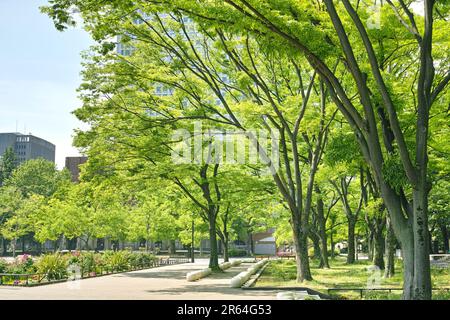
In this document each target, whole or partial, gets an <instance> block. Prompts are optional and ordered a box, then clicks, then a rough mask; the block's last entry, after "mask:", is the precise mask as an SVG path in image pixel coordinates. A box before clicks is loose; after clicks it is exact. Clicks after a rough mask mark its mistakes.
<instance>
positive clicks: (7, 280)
mask: <svg viewBox="0 0 450 320" xmlns="http://www.w3.org/2000/svg"><path fill="white" fill-rule="evenodd" d="M189 262H191V261H190V259H188V258H159V259H156V260H154V261H151V262H150V263H148V264H141V265H139V266H135V267H131V268H126V269H125V268H110V267H106V266H99V267H96V268H95V270H94V269H88V270H86V269H84V270H83V268H80V269H79V271H80V272H79V274H76V271H75V270H73V274H72V275H68V276H66V277H63V278H61V279H52V280H49V279H48V277H47V274H40V273H30V274H14V273H0V285H2V286H24V287H31V286H37V285H44V284H51V283H58V282H65V281H68V280H77V279H87V278H94V277H101V276H106V275H111V274H117V273H123V272H132V271H139V270H144V269H151V268H157V267H162V266H168V265H175V264H182V263H189ZM74 275H75V276H78V278H74Z"/></svg>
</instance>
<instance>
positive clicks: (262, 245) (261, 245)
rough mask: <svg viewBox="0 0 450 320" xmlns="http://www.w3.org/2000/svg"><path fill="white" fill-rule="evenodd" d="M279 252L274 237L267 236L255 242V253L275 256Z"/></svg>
mask: <svg viewBox="0 0 450 320" xmlns="http://www.w3.org/2000/svg"><path fill="white" fill-rule="evenodd" d="M276 253H277V245H276V243H275V238H274V237H266V238H263V239H260V240H258V241H256V242H255V254H265V255H271V256H274V255H275V254H276Z"/></svg>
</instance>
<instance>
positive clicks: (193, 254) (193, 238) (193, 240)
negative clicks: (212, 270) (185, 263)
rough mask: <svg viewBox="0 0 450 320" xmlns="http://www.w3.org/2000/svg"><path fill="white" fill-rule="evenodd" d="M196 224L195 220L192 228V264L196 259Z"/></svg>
mask: <svg viewBox="0 0 450 320" xmlns="http://www.w3.org/2000/svg"><path fill="white" fill-rule="evenodd" d="M194 250H195V222H194V219H192V226H191V262H192V263H194V262H195V259H194V256H195V252H194Z"/></svg>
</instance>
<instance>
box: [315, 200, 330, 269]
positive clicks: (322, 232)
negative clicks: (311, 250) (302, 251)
mask: <svg viewBox="0 0 450 320" xmlns="http://www.w3.org/2000/svg"><path fill="white" fill-rule="evenodd" d="M317 225H318V229H319V230H318V231H319V238H320V245H321V250H320V254H321V268H327V269H328V268H330V264H329V263H328V246H327V229H326V228H327V227H326V221H325V216H324V205H323V200H322V198H321V197H319V199H318V200H317Z"/></svg>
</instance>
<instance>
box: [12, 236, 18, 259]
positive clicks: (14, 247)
mask: <svg viewBox="0 0 450 320" xmlns="http://www.w3.org/2000/svg"><path fill="white" fill-rule="evenodd" d="M16 243H17V240H16V239H12V240H11V249H12V256H13V258H15V257H16Z"/></svg>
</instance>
